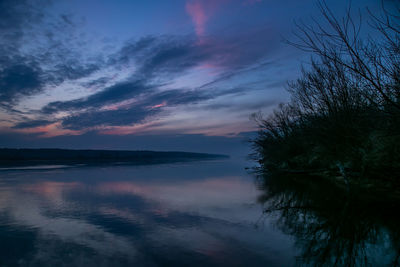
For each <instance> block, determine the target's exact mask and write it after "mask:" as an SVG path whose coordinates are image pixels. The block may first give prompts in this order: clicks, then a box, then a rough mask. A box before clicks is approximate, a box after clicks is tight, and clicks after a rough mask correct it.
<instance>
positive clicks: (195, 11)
mask: <svg viewBox="0 0 400 267" xmlns="http://www.w3.org/2000/svg"><path fill="white" fill-rule="evenodd" d="M186 11H187V12H188V14H189V15H190V16H191V17H192V20H193V23H194V25H195V30H196V34H197V36H203V35H204V32H205V24H206V22H207V19H208V17H207V15H206V12H205V10H204V6H203V4H202V3H201V2H200V1H194V2H193V1H192V2H187V3H186Z"/></svg>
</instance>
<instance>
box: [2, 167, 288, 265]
mask: <svg viewBox="0 0 400 267" xmlns="http://www.w3.org/2000/svg"><path fill="white" fill-rule="evenodd" d="M246 164H247V163H238V162H234V161H230V160H223V161H204V162H192V163H176V164H161V165H146V166H99V167H80V168H54V169H52V168H50V167H49V166H46V168H45V169H37V170H26V169H24V170H15V169H14V170H3V171H1V172H0V176H1V179H0V238H1V243H0V246H1V247H0V265H1V266H14V265H21V266H26V265H29V266H43V265H47V266H63V265H68V266H124V265H134V264H136V265H145V266H182V265H190V266H222V265H230V266H290V265H292V264H293V262H294V249H293V240H292V239H291V238H290V237H289V236H288V235H285V234H283V233H282V232H280V231H279V230H277V229H276V228H275V227H273V226H272V225H269V224H268V223H265V222H263V223H260V221H259V219H260V216H261V215H262V209H263V208H262V206H261V205H260V204H259V203H258V202H257V197H258V196H259V195H260V191H259V190H258V189H257V188H256V187H255V184H254V179H253V178H252V177H251V175H249V174H248V173H247V172H246V171H245V170H244V167H245V166H246Z"/></svg>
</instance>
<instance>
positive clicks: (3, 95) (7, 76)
mask: <svg viewBox="0 0 400 267" xmlns="http://www.w3.org/2000/svg"><path fill="white" fill-rule="evenodd" d="M40 76H41V69H40V68H39V67H38V66H36V64H35V63H32V64H31V65H24V64H19V65H13V66H7V67H5V68H3V69H0V102H2V103H8V104H12V103H14V102H15V101H16V100H17V99H18V98H19V97H20V96H22V95H25V96H26V95H32V94H35V93H37V92H39V91H40V90H41V88H42V84H43V81H42V79H41V77H40Z"/></svg>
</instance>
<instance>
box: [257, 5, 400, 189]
mask: <svg viewBox="0 0 400 267" xmlns="http://www.w3.org/2000/svg"><path fill="white" fill-rule="evenodd" d="M319 7H320V10H321V13H322V15H323V17H324V18H325V20H326V23H327V24H328V25H329V27H330V28H324V27H323V26H322V25H321V24H318V23H316V25H315V26H307V25H304V24H297V34H296V36H297V38H298V41H297V42H291V44H293V45H295V46H296V47H299V48H300V49H303V50H306V51H310V52H312V53H313V56H314V57H313V58H312V59H311V64H310V66H309V67H308V68H303V70H302V75H301V77H300V78H299V79H297V80H296V81H293V82H290V83H289V92H290V94H291V101H290V102H289V103H287V104H282V105H280V106H279V107H278V109H277V110H275V111H274V112H273V114H272V115H270V116H269V117H267V118H263V117H262V116H261V115H256V116H255V119H256V121H257V122H258V124H259V125H260V131H259V135H258V137H257V138H256V139H255V140H254V143H253V144H254V148H255V151H256V157H257V158H258V160H259V162H260V163H261V165H262V166H263V167H264V168H266V169H268V170H274V169H281V170H282V169H284V170H287V171H292V172H293V171H296V172H302V171H310V170H313V171H315V170H325V171H328V173H331V174H333V173H337V172H338V173H340V174H341V176H342V177H344V181H345V182H346V183H348V182H349V181H350V180H353V181H355V180H354V179H352V178H355V177H356V178H357V179H358V178H378V177H379V178H380V179H381V180H382V179H384V180H385V181H391V182H394V183H395V184H396V185H398V184H399V179H397V177H398V174H399V170H400V126H399V125H400V80H399V79H400V67H399V66H400V65H399V63H400V27H399V23H398V22H399V20H400V17H399V16H397V15H395V14H392V13H390V12H389V11H387V10H385V9H384V8H383V9H382V16H380V17H378V16H375V15H373V14H372V13H371V12H369V23H370V25H371V26H372V30H373V34H374V38H372V37H369V36H367V37H365V38H361V37H360V36H361V35H360V25H361V18H360V22H359V24H356V23H355V22H354V20H353V18H352V17H351V15H350V8H349V9H348V10H347V13H346V15H345V16H344V17H343V18H342V19H338V18H336V17H335V16H334V14H333V13H332V11H331V10H330V9H329V7H328V6H327V5H326V4H325V3H324V2H320V3H319ZM398 11H400V10H399V9H397V10H396V12H398ZM398 13H399V12H398ZM377 35H379V36H380V37H379V38H378V37H376V36H377ZM389 178H390V179H389ZM349 179H350V180H349Z"/></svg>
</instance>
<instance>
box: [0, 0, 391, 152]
mask: <svg viewBox="0 0 400 267" xmlns="http://www.w3.org/2000/svg"><path fill="white" fill-rule="evenodd" d="M326 2H327V4H328V6H329V7H330V8H331V9H332V10H333V12H334V13H335V14H337V16H339V17H340V16H341V14H343V13H344V12H345V10H346V7H347V6H348V5H349V1H345V0H338V1H326ZM391 2H392V1H384V3H385V4H387V5H390V4H391ZM380 5H381V1H378V0H364V1H362V0H357V1H356V0H354V1H352V8H353V11H354V12H358V11H360V12H361V13H365V12H366V7H367V6H368V7H369V8H370V10H371V11H372V12H378V10H379V7H380ZM312 17H314V19H315V20H317V21H320V20H321V15H320V13H319V11H318V8H317V5H316V1H313V0H302V1H300V0H280V1H275V0H187V1H184V0H180V1H178V0H171V1H148V0H147V1H128V0H115V1H106V0H97V1H95V0H86V1H82V0H79V1H78V0H69V1H67V0H59V1H51V0H32V1H28V0H25V1H24V0H18V1H14V0H3V1H1V2H0V18H1V19H0V37H1V38H0V43H1V45H0V52H1V53H0V55H1V56H0V90H1V91H0V146H2V147H66V148H107V149H113V148H114V149H153V150H157V149H159V150H188V151H202V152H207V151H210V152H221V153H225V152H227V153H233V152H232V151H234V150H235V149H234V148H233V146H235V144H240V146H243V143H242V140H243V139H245V138H246V137H248V136H250V135H251V133H252V132H254V131H255V130H256V125H255V123H254V122H253V121H251V120H250V119H249V117H250V115H251V114H252V113H254V112H262V113H264V114H268V113H270V112H271V110H272V109H273V108H274V107H276V106H277V105H278V104H279V103H280V102H285V101H288V93H287V92H286V90H285V84H286V82H287V81H290V80H293V79H295V78H297V77H298V76H299V74H300V66H301V64H302V63H305V62H307V60H308V59H309V56H310V55H308V54H305V53H304V52H302V51H299V50H296V49H295V48H293V47H290V46H288V45H285V44H284V43H283V42H282V39H283V38H287V39H289V40H290V39H291V38H292V37H293V36H292V32H293V30H294V29H295V28H294V21H300V20H301V21H304V23H306V24H308V23H312V19H311V18H312ZM216 140H218V141H216ZM216 144H219V145H216ZM224 145H225V146H224ZM238 146H239V145H238Z"/></svg>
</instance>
